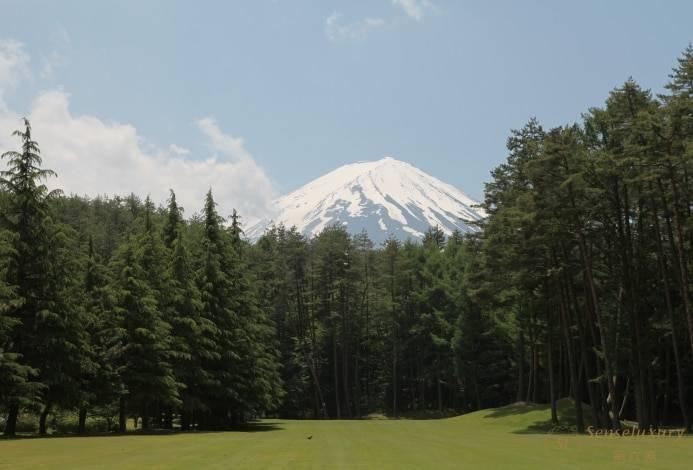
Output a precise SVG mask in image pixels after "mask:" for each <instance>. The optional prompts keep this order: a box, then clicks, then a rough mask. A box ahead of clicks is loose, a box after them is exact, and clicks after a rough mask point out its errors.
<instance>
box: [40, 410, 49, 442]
mask: <svg viewBox="0 0 693 470" xmlns="http://www.w3.org/2000/svg"><path fill="white" fill-rule="evenodd" d="M50 412H51V404H50V403H46V406H44V407H43V410H41V414H40V415H39V436H45V435H46V434H48V429H47V428H46V420H47V419H48V414H49V413H50Z"/></svg>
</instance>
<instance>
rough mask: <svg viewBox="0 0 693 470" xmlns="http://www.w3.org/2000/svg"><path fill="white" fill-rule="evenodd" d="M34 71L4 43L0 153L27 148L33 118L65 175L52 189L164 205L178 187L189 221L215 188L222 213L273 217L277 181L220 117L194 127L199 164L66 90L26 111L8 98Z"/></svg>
mask: <svg viewBox="0 0 693 470" xmlns="http://www.w3.org/2000/svg"><path fill="white" fill-rule="evenodd" d="M29 65H30V57H29V55H28V54H27V53H26V52H25V51H24V48H23V46H22V44H21V43H19V42H17V41H11V40H4V41H0V151H1V152H5V151H7V150H10V149H16V148H17V146H18V144H19V142H18V140H17V139H16V138H15V137H11V133H12V131H13V130H14V129H17V128H18V127H20V117H21V116H22V115H23V114H26V116H27V117H28V118H29V120H30V121H31V124H32V128H33V132H34V137H35V139H36V140H37V141H38V142H39V145H40V147H41V150H42V156H43V160H44V165H45V166H46V167H47V168H51V169H53V170H55V171H56V172H57V174H58V178H57V179H56V180H54V181H49V184H50V185H51V186H52V187H58V188H61V189H63V190H64V191H65V192H66V193H76V194H80V195H82V194H86V195H90V196H95V195H99V194H108V195H112V194H129V193H131V192H134V193H135V194H137V195H139V196H141V197H144V196H146V195H147V194H150V195H151V197H152V199H153V200H154V201H155V202H157V203H163V202H164V201H165V200H166V198H167V196H168V191H169V188H171V189H174V190H175V191H176V194H177V196H178V199H179V201H180V203H181V204H182V205H183V207H184V208H185V209H186V212H187V214H189V215H190V214H192V213H194V212H195V211H197V210H198V209H199V208H201V207H202V203H203V198H204V194H205V192H206V191H207V190H208V189H209V188H212V190H213V192H214V195H215V199H216V200H217V202H218V203H219V209H220V213H221V214H222V215H228V214H229V213H230V212H231V210H232V209H233V208H236V209H238V211H239V212H240V213H241V214H242V215H244V217H245V218H246V220H252V219H255V218H259V217H263V216H265V215H266V214H267V213H268V211H269V209H270V203H271V200H272V199H273V197H274V196H275V193H274V190H273V186H272V183H271V181H270V179H269V178H268V176H267V174H266V173H265V171H264V170H263V168H261V167H260V166H259V165H258V164H257V162H256V161H255V159H254V158H253V155H252V154H251V153H250V151H249V150H248V149H247V147H246V144H245V142H244V140H243V139H242V138H240V137H238V136H233V135H230V134H228V133H226V132H224V131H223V130H222V129H221V127H220V126H219V124H218V123H217V122H216V121H215V120H214V119H213V118H211V117H206V118H203V119H199V120H197V121H195V122H194V123H192V124H193V125H196V126H197V127H198V129H199V130H200V137H201V142H202V143H203V144H204V146H205V147H206V148H207V151H206V153H205V155H203V156H202V158H199V156H198V158H193V156H192V155H191V152H190V150H188V149H186V148H184V147H181V146H179V145H177V144H175V143H171V144H169V145H167V146H162V147H159V146H157V145H155V144H152V143H151V142H150V141H148V140H147V139H146V138H145V137H144V136H142V135H141V134H140V133H139V132H138V130H137V129H136V128H135V126H133V125H131V124H127V123H118V122H110V121H107V120H104V119H102V118H99V117H96V116H92V115H88V114H75V113H73V112H72V110H71V109H70V95H69V94H68V93H66V92H65V91H62V90H49V91H45V92H42V93H40V94H39V95H38V96H36V97H35V98H34V99H33V101H32V103H31V106H30V109H29V110H28V112H26V113H20V112H18V111H16V110H11V109H9V108H8V106H7V105H5V104H4V102H3V101H1V99H2V97H3V95H6V94H7V93H11V92H12V91H13V90H15V89H16V88H17V87H18V86H20V82H21V80H22V79H30V78H31V76H32V72H31V69H30V67H29ZM0 165H2V163H0Z"/></svg>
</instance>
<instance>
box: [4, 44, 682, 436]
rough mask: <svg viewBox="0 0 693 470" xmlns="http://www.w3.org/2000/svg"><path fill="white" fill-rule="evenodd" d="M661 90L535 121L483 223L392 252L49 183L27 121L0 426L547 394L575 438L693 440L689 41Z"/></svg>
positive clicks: (487, 403) (452, 404)
mask: <svg viewBox="0 0 693 470" xmlns="http://www.w3.org/2000/svg"><path fill="white" fill-rule="evenodd" d="M665 90H666V91H665V93H664V94H662V95H658V96H653V95H652V93H650V92H649V91H647V90H643V89H641V88H640V86H639V85H638V84H637V83H636V82H635V81H634V80H632V79H631V80H628V81H626V82H625V83H624V84H623V85H621V86H619V87H617V88H615V89H614V90H612V91H611V92H610V93H609V95H608V98H607V99H606V103H605V104H604V105H603V106H602V107H599V108H590V109H589V110H588V111H587V112H586V113H585V114H584V117H583V120H582V122H580V123H578V124H574V125H567V126H561V127H556V128H551V129H544V128H543V127H542V126H541V124H540V123H539V122H537V121H536V120H534V119H532V120H530V121H529V122H528V123H527V124H526V125H525V126H524V127H523V128H522V129H519V130H516V131H513V132H512V134H511V136H510V138H509V139H508V142H507V147H508V157H507V161H506V162H505V163H503V164H502V165H500V166H499V167H498V168H496V169H494V170H493V171H492V179H491V181H490V182H489V183H488V184H487V186H486V192H485V201H484V202H483V204H482V205H483V209H484V210H485V211H486V213H487V214H488V217H487V218H486V219H484V220H483V221H482V222H480V223H479V231H477V232H474V233H470V234H465V235H462V234H459V233H453V234H452V235H450V236H446V235H445V234H444V233H443V232H442V231H441V230H440V229H439V228H436V227H432V228H430V229H429V230H428V232H427V233H426V235H425V238H424V239H423V241H422V242H413V241H400V240H397V239H394V238H391V239H389V240H387V241H386V242H385V243H384V244H382V245H381V246H374V244H373V243H372V242H371V241H370V240H369V238H368V234H367V233H362V234H358V235H350V234H349V233H348V232H347V231H346V230H345V229H344V228H343V227H341V226H331V227H328V228H326V229H324V230H323V231H322V232H321V233H320V234H319V235H317V236H315V237H313V238H311V239H307V238H306V237H304V236H303V235H302V234H300V233H298V231H297V230H295V229H291V228H289V227H282V226H279V227H274V228H271V229H270V230H268V231H267V232H266V233H265V235H264V236H262V237H261V238H260V239H259V240H258V241H257V242H256V243H249V242H248V241H247V240H246V239H245V238H244V235H243V231H242V224H241V223H240V220H241V219H240V218H239V216H238V215H237V214H236V213H235V212H234V214H232V215H231V216H230V217H229V218H228V219H224V218H223V217H222V216H221V215H220V214H219V213H218V212H217V209H216V204H215V202H214V199H213V195H212V192H211V191H210V192H209V193H208V194H207V197H206V199H205V200H204V201H200V206H201V207H202V210H201V211H200V212H199V213H196V215H192V216H190V217H187V218H186V217H184V214H183V212H182V210H181V208H180V207H179V206H178V205H177V203H176V199H175V194H174V193H173V191H172V192H171V197H170V199H169V201H168V205H167V206H165V207H155V206H154V204H153V203H152V201H151V200H149V198H147V199H145V200H140V199H138V198H137V197H136V196H134V195H131V196H128V197H117V196H114V197H97V198H86V197H77V196H66V195H62V194H60V193H57V192H51V191H49V190H48V189H47V187H46V184H50V183H48V182H47V180H49V179H50V178H51V177H53V174H52V173H51V172H50V170H48V169H44V168H43V166H42V160H41V157H40V153H39V147H38V143H37V140H39V141H40V137H41V136H40V135H36V136H34V135H33V134H32V133H31V128H30V124H29V122H28V121H27V122H25V123H24V125H23V126H22V129H21V130H20V131H17V132H16V136H17V145H18V148H17V150H16V151H11V150H10V149H3V151H4V150H10V151H8V152H6V153H4V154H3V158H2V165H3V166H4V168H3V169H4V171H3V172H2V174H1V180H0V184H1V187H2V192H1V193H0V228H1V231H0V414H1V415H2V416H3V417H2V418H0V428H1V427H4V433H5V434H6V435H14V434H15V433H16V432H18V431H21V430H22V429H19V428H18V423H20V424H22V423H24V420H25V418H29V419H32V420H35V421H36V422H37V424H38V430H39V433H41V434H45V433H47V432H48V430H49V429H48V428H49V426H50V423H51V419H50V417H51V416H54V415H56V414H58V413H74V414H75V415H76V416H77V419H76V422H75V430H76V431H79V432H86V431H88V430H89V428H88V423H89V419H93V418H94V417H102V418H103V419H105V420H106V421H107V422H108V427H109V430H114V431H117V430H120V431H125V426H126V425H125V423H126V419H127V418H128V417H138V418H139V419H140V420H141V423H142V426H143V427H144V428H150V427H158V428H173V427H176V428H180V429H183V430H188V429H218V428H223V427H226V426H229V425H233V424H237V423H240V422H244V421H246V420H249V419H253V418H255V417H259V416H267V415H276V416H281V417H293V418H304V417H305V418H309V417H310V418H358V417H362V416H366V415H368V414H369V413H375V412H384V413H386V414H388V415H391V416H395V417H396V416H400V415H411V414H414V415H417V414H419V415H441V414H445V413H453V412H454V413H463V412H468V411H472V410H477V409H480V408H485V407H494V406H498V405H503V404H507V403H511V402H514V401H530V402H540V403H550V404H551V405H552V409H553V411H554V413H553V420H554V422H555V424H556V425H559V424H565V423H558V416H557V414H556V412H555V406H556V401H557V400H558V399H559V398H561V397H566V396H570V397H572V398H573V400H574V404H575V415H576V421H575V423H569V424H570V425H574V426H575V429H576V430H577V431H578V432H583V431H584V429H585V422H586V421H587V420H588V418H589V420H590V422H592V423H595V424H596V425H598V426H600V427H602V428H618V427H619V426H621V420H623V419H629V420H634V421H637V423H638V426H639V427H641V428H649V427H659V426H663V425H671V424H676V425H684V426H685V427H686V428H688V429H690V419H691V408H692V407H693V306H691V302H692V301H693V297H692V296H691V290H692V289H693V285H692V283H691V282H692V279H691V271H692V268H693V217H691V210H692V209H693V180H692V179H693V47H691V46H689V47H688V48H687V49H686V50H685V51H684V52H683V54H682V55H681V57H680V59H679V61H678V64H676V65H675V67H674V69H673V72H672V74H671V75H670V78H669V81H668V83H667V85H666V88H665ZM2 132H8V133H9V132H11V129H3V130H2ZM43 150H44V151H45V152H46V154H50V152H51V149H43ZM105 177H107V176H106V175H105ZM582 403H584V404H585V405H584V406H582V405H581V404H582ZM587 415H589V417H588V416H587ZM20 427H21V426H20Z"/></svg>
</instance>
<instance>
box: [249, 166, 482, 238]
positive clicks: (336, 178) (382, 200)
mask: <svg viewBox="0 0 693 470" xmlns="http://www.w3.org/2000/svg"><path fill="white" fill-rule="evenodd" d="M476 204H478V203H477V202H476V201H474V200H473V199H472V198H470V197H469V196H467V195H466V194H464V193H463V192H462V191H460V190H458V189H457V188H455V187H454V186H451V185H449V184H447V183H443V182H442V181H440V180H438V179H436V178H434V177H432V176H430V175H428V174H426V173H424V172H423V171H421V170H419V169H418V168H416V167H414V166H412V165H410V164H408V163H405V162H402V161H399V160H396V159H394V158H392V157H385V158H382V159H380V160H377V161H363V162H356V163H351V164H348V165H344V166H342V167H339V168H337V169H336V170H333V171H331V172H329V173H327V174H326V175H323V176H321V177H319V178H317V179H315V180H313V181H311V182H310V183H308V184H306V185H305V186H303V187H301V188H299V189H297V190H296V191H294V192H292V193H289V194H287V195H285V196H283V197H280V198H279V199H277V200H276V201H275V208H276V210H277V212H276V217H274V218H273V219H272V220H264V221H261V222H259V223H257V224H255V225H254V226H252V227H250V228H249V229H248V230H247V231H246V235H247V236H248V237H249V238H250V239H251V240H254V239H257V238H259V237H260V236H261V235H262V233H263V232H264V230H265V229H266V228H267V227H269V226H271V225H272V224H280V223H282V224H284V226H286V227H287V228H289V227H292V226H296V227H297V228H298V230H299V231H301V232H302V233H303V234H305V235H306V236H309V237H310V236H313V235H317V234H318V233H320V231H321V230H322V229H324V228H325V227H327V226H328V225H332V224H335V223H341V224H344V225H345V226H346V228H347V230H348V231H349V232H350V233H359V232H361V230H363V229H365V230H366V231H367V232H368V234H369V236H370V237H371V239H372V240H373V241H375V242H382V241H384V240H385V239H387V238H388V237H389V236H391V235H394V236H395V237H397V238H399V239H401V240H405V239H407V238H421V237H422V236H423V234H424V232H425V231H426V230H427V229H428V228H429V227H432V226H436V225H437V226H439V227H440V228H441V229H443V230H444V231H445V232H446V233H448V234H450V233H452V231H453V230H460V231H462V232H467V231H470V230H473V228H472V227H471V226H470V225H468V223H467V222H470V221H477V220H479V219H481V218H483V217H484V216H485V214H484V213H483V210H481V209H480V208H477V207H474V206H475V205H476Z"/></svg>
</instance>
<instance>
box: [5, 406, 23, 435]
mask: <svg viewBox="0 0 693 470" xmlns="http://www.w3.org/2000/svg"><path fill="white" fill-rule="evenodd" d="M18 417H19V406H17V405H10V409H9V413H8V414H7V421H6V422H5V430H4V432H3V434H4V435H5V437H14V436H15V435H16V433H17V418H18Z"/></svg>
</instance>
